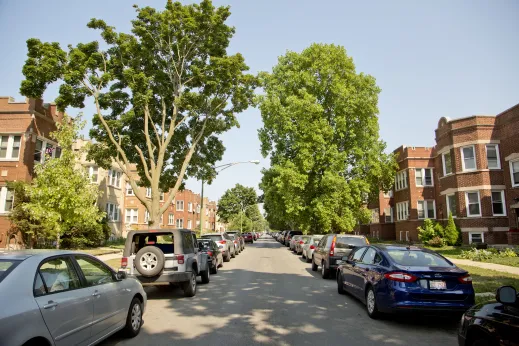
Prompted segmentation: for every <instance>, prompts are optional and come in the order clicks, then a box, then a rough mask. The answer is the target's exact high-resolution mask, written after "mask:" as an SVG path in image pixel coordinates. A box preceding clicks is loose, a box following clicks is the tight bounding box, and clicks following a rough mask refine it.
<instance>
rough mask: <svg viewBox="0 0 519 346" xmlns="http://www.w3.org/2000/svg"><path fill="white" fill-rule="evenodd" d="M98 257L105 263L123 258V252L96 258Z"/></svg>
mask: <svg viewBox="0 0 519 346" xmlns="http://www.w3.org/2000/svg"><path fill="white" fill-rule="evenodd" d="M96 257H97V258H99V259H100V260H101V261H103V262H104V261H109V260H112V259H116V258H121V257H123V253H122V252H118V253H111V254H107V255H100V256H96Z"/></svg>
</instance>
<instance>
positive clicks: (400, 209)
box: [396, 201, 409, 221]
mask: <svg viewBox="0 0 519 346" xmlns="http://www.w3.org/2000/svg"><path fill="white" fill-rule="evenodd" d="M408 218H409V202H407V201H406V202H399V203H397V204H396V219H397V220H398V221H402V220H407V219H408Z"/></svg>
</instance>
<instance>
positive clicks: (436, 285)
mask: <svg viewBox="0 0 519 346" xmlns="http://www.w3.org/2000/svg"><path fill="white" fill-rule="evenodd" d="M429 288H430V289H431V290H445V289H447V283H446V282H445V281H440V280H431V281H429Z"/></svg>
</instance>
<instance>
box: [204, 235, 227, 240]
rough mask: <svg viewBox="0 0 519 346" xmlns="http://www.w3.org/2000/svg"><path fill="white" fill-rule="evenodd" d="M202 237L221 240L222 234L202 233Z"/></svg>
mask: <svg viewBox="0 0 519 346" xmlns="http://www.w3.org/2000/svg"><path fill="white" fill-rule="evenodd" d="M202 239H211V240H214V241H220V240H222V236H221V235H217V234H215V235H203V236H202Z"/></svg>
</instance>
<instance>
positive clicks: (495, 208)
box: [492, 190, 506, 216]
mask: <svg viewBox="0 0 519 346" xmlns="http://www.w3.org/2000/svg"><path fill="white" fill-rule="evenodd" d="M492 215H494V216H505V215H506V209H505V192H504V191H502V190H501V191H492Z"/></svg>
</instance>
